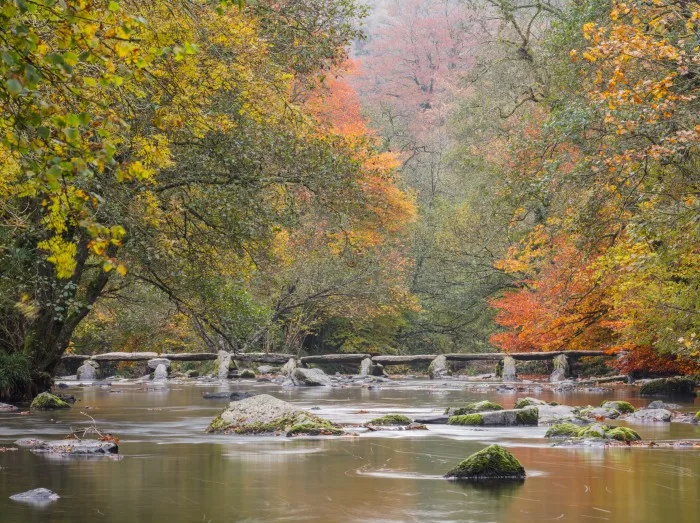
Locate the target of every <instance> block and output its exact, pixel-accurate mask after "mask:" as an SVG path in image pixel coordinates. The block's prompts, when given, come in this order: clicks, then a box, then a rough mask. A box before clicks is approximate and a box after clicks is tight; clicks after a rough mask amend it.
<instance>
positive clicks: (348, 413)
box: [0, 381, 700, 523]
mask: <svg viewBox="0 0 700 523" xmlns="http://www.w3.org/2000/svg"><path fill="white" fill-rule="evenodd" d="M419 385H420V387H418V388H416V387H415V386H413V387H410V386H409V385H400V386H397V387H385V388H384V389H383V390H381V391H367V390H366V389H333V390H329V391H323V390H318V389H316V390H308V389H305V390H292V391H280V390H279V389H276V388H275V387H273V386H269V385H264V386H263V385H255V387H256V389H259V390H260V391H261V392H263V391H264V392H271V393H273V394H275V395H277V396H278V397H281V398H283V399H286V400H290V401H294V402H297V403H299V404H300V405H303V406H305V407H307V408H311V407H319V408H320V409H321V410H319V411H318V413H319V414H321V415H324V416H329V417H331V418H332V419H334V420H336V421H344V422H360V421H366V420H368V419H371V418H373V417H377V416H378V415H381V414H385V413H388V412H405V413H407V414H408V415H411V414H425V413H430V412H434V413H437V412H440V411H441V410H442V409H444V407H445V406H447V405H452V404H455V403H464V402H467V401H471V400H479V399H487V398H488V399H491V400H494V401H499V402H501V403H504V404H505V405H506V406H511V405H512V403H513V401H514V400H515V395H508V396H504V395H499V394H497V393H494V392H491V393H488V394H485V393H483V392H477V391H466V390H464V389H463V388H461V389H459V388H455V390H450V391H447V393H445V394H434V392H435V391H434V390H432V388H433V386H434V385H433V384H431V383H430V382H427V381H426V382H424V383H420V384H419ZM247 387H248V388H250V387H251V385H247ZM114 389H116V390H119V392H111V391H110V390H109V389H99V388H95V387H89V388H76V389H75V390H70V392H71V393H74V394H76V396H78V397H79V399H80V401H79V402H78V404H77V407H76V408H74V409H71V411H69V412H57V413H49V412H44V413H37V414H35V415H32V416H17V415H10V414H0V443H8V442H11V441H13V440H15V439H17V438H19V437H28V436H34V437H44V438H51V437H61V435H63V434H65V433H67V432H68V430H69V429H70V428H71V427H77V426H80V425H84V424H89V423H92V421H91V420H90V419H88V418H86V417H85V416H82V415H81V414H80V410H81V409H82V410H83V412H87V413H89V414H90V416H92V417H94V418H95V420H96V422H97V423H98V425H99V426H100V427H101V428H102V429H104V430H105V431H107V432H112V433H114V434H116V435H118V436H119V437H120V438H121V439H122V443H121V446H120V447H121V448H120V450H121V453H122V456H123V459H122V460H121V461H111V460H91V461H73V460H70V461H66V460H61V461H53V460H47V459H46V457H44V456H40V455H35V454H32V453H31V452H28V451H17V452H6V453H0V522H2V523H6V522H8V523H14V522H25V521H51V522H53V521H56V522H58V521H60V522H78V523H79V522H88V521H90V522H92V521H108V522H122V521H129V522H140V521H159V522H160V521H165V522H173V523H174V522H180V521H212V522H219V521H221V522H229V521H357V522H359V521H387V522H393V521H446V522H447V521H477V522H487V521H521V520H525V521H573V522H590V521H591V520H594V521H595V520H599V521H614V520H617V521H633V522H637V521H640V522H644V521H650V522H651V521H664V520H668V521H669V522H671V521H672V522H674V523H675V522H683V523H684V522H693V523H696V522H697V521H698V520H699V519H700V518H699V517H698V515H699V513H698V507H699V506H700V476H699V475H700V454H699V453H698V452H697V449H690V450H674V449H656V450H646V449H629V448H617V449H608V450H602V449H591V448H588V449H571V448H550V447H549V446H548V445H547V443H546V442H544V440H543V439H542V435H543V434H544V429H542V428H539V427H528V428H517V429H516V428H510V429H503V428H502V429H498V428H494V429H473V428H468V427H431V430H429V431H415V432H376V433H367V434H362V435H360V436H359V437H344V438H339V439H328V438H327V439H314V438H301V439H296V438H295V439H290V438H273V437H268V438H255V437H232V436H211V435H206V434H203V430H204V428H205V427H206V426H207V424H208V422H209V421H210V420H211V418H213V417H214V416H215V415H216V414H218V413H219V412H220V410H221V409H222V408H223V407H224V405H225V402H220V401H214V400H204V399H203V398H202V392H204V391H205V390H212V391H217V390H222V388H219V387H209V388H202V387H194V386H193V387H186V386H177V387H169V388H168V387H166V388H165V390H158V391H157V392H156V391H146V390H139V389H138V388H136V387H127V386H124V387H114ZM231 390H243V389H242V388H241V387H236V386H233V387H231ZM519 395H522V394H519ZM541 396H542V397H544V398H545V399H548V400H550V399H551V400H555V401H560V402H565V403H569V404H588V403H592V404H599V403H600V402H601V401H603V399H608V398H612V397H614V398H615V399H622V398H625V399H630V400H631V401H632V403H633V404H636V405H638V406H641V405H646V404H647V403H648V400H645V399H641V398H637V397H634V396H632V395H630V393H629V391H628V390H627V389H624V388H623V389H620V390H618V389H616V390H614V391H612V392H611V393H609V394H607V395H606V396H604V397H603V396H602V395H601V394H599V393H591V394H586V393H576V394H573V395H569V396H567V397H566V398H562V397H554V395H553V394H551V393H546V394H544V393H543V394H542V395H541ZM87 406H90V407H92V408H91V409H88V410H86V409H85V408H86V407H87ZM684 408H686V409H688V410H691V409H693V408H694V409H695V410H697V408H698V407H697V406H693V405H691V404H690V403H686V404H684ZM359 411H368V412H367V413H359ZM635 428H636V429H637V430H639V432H640V433H641V434H642V436H643V437H645V438H651V437H653V438H664V439H665V438H698V437H700V428H699V427H697V426H691V425H676V424H671V425H669V424H659V425H636V426H635ZM494 441H498V442H499V443H500V444H502V445H504V446H507V447H508V448H510V449H511V450H512V452H513V453H514V454H515V455H516V457H517V458H518V459H519V460H520V461H521V463H522V464H523V466H524V467H525V469H526V470H527V471H528V478H527V479H526V480H525V482H523V483H515V484H514V483H507V484H499V485H493V484H483V483H479V484H476V485H471V484H467V485H465V484H462V483H458V482H451V481H445V480H443V479H442V478H441V476H442V475H443V474H444V473H445V472H446V471H447V470H448V469H450V468H452V467H453V466H454V465H455V464H456V463H458V462H459V461H461V460H462V459H464V458H465V457H466V456H468V455H469V454H471V453H472V452H475V451H477V450H480V449H481V448H483V447H484V445H486V444H489V443H492V442H494ZM36 487H45V488H49V489H51V490H53V491H55V492H58V493H59V494H60V495H61V499H60V500H58V501H57V502H55V503H54V504H52V505H51V506H49V507H47V508H46V509H43V510H37V509H35V508H32V507H28V506H24V505H20V504H18V503H14V502H12V501H10V500H9V499H8V497H9V496H10V495H11V494H14V493H17V492H21V491H24V490H29V489H31V488H36Z"/></svg>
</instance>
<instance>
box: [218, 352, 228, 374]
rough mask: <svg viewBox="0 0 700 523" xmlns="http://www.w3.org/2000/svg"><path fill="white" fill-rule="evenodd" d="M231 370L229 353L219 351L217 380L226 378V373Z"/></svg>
mask: <svg viewBox="0 0 700 523" xmlns="http://www.w3.org/2000/svg"><path fill="white" fill-rule="evenodd" d="M230 369H231V353H230V352H226V351H225V350H220V351H219V379H220V380H225V379H226V378H228V371H229V370H230Z"/></svg>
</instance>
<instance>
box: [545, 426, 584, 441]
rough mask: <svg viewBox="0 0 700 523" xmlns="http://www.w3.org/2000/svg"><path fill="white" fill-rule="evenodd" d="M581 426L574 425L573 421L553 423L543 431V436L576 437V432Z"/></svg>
mask: <svg viewBox="0 0 700 523" xmlns="http://www.w3.org/2000/svg"><path fill="white" fill-rule="evenodd" d="M580 430H581V427H579V426H578V425H574V424H573V423H558V424H556V425H553V426H552V427H550V428H549V429H547V432H546V433H545V435H544V437H545V438H575V437H578V433H579V431H580Z"/></svg>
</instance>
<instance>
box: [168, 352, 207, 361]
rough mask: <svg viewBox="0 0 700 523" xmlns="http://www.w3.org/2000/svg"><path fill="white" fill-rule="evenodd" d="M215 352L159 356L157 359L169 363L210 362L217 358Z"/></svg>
mask: <svg viewBox="0 0 700 523" xmlns="http://www.w3.org/2000/svg"><path fill="white" fill-rule="evenodd" d="M218 357H219V355H218V354H217V353H216V352H191V353H190V352H186V353H182V354H165V353H164V354H161V355H160V356H159V358H165V359H166V360H170V361H211V360H215V359H216V358H218Z"/></svg>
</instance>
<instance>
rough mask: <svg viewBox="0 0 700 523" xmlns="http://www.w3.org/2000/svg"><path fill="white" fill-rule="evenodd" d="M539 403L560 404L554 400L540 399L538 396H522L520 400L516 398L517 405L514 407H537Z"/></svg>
mask: <svg viewBox="0 0 700 523" xmlns="http://www.w3.org/2000/svg"><path fill="white" fill-rule="evenodd" d="M539 405H551V406H553V407H555V406H557V405H559V404H558V403H557V402H556V401H552V402H551V403H548V402H546V401H544V400H538V399H536V398H529V397H528V398H521V399H519V400H516V402H515V406H514V407H513V408H514V409H524V408H526V407H537V406H539Z"/></svg>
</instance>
